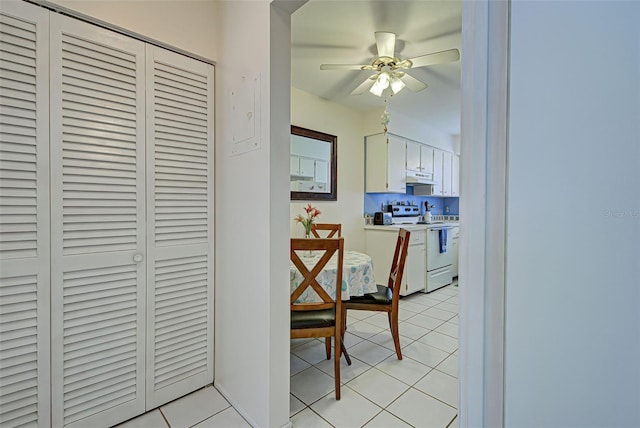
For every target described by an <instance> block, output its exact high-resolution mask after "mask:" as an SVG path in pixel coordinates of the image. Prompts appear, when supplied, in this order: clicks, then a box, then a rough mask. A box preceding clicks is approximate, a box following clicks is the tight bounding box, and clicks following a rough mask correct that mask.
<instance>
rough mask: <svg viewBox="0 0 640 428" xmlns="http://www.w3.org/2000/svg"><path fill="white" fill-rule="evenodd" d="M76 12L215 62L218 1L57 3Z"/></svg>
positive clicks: (64, 0)
mask: <svg viewBox="0 0 640 428" xmlns="http://www.w3.org/2000/svg"><path fill="white" fill-rule="evenodd" d="M50 3H55V4H59V5H60V6H63V7H66V8H69V9H72V10H74V11H76V12H80V13H82V14H85V15H88V16H91V17H93V18H97V19H100V20H102V21H105V22H108V23H109V24H113V25H117V26H119V27H121V28H124V29H127V30H129V31H133V32H135V33H138V34H141V35H143V36H146V37H149V38H152V39H154V40H157V41H160V42H163V43H166V44H168V45H171V46H173V47H176V48H180V49H183V50H185V51H187V52H190V53H193V54H196V55H200V56H202V57H205V58H208V59H211V60H215V59H216V57H217V52H216V48H217V46H216V43H215V39H216V28H217V25H216V20H217V13H216V2H215V0H145V1H140V0H117V1H111V0H99V1H96V0H53V1H50Z"/></svg>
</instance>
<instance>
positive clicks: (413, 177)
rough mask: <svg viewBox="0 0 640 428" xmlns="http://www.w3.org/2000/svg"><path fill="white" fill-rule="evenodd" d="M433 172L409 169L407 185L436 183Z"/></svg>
mask: <svg viewBox="0 0 640 428" xmlns="http://www.w3.org/2000/svg"><path fill="white" fill-rule="evenodd" d="M434 184H436V182H435V181H433V174H425V173H423V172H418V171H412V170H409V169H408V170H407V186H420V185H434Z"/></svg>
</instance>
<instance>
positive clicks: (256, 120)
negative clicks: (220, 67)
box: [231, 74, 261, 155]
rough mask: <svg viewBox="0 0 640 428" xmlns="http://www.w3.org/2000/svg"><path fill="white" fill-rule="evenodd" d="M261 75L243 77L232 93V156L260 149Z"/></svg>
mask: <svg viewBox="0 0 640 428" xmlns="http://www.w3.org/2000/svg"><path fill="white" fill-rule="evenodd" d="M260 90H261V82H260V74H258V75H256V76H254V77H247V76H242V77H241V79H239V81H238V82H237V87H236V88H235V89H234V90H232V91H231V129H232V145H233V146H232V148H231V154H232V155H240V154H242V153H246V152H249V151H251V150H257V149H259V148H260V125H261V122H260V121H261V111H260Z"/></svg>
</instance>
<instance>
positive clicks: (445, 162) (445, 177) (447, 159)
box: [442, 152, 453, 196]
mask: <svg viewBox="0 0 640 428" xmlns="http://www.w3.org/2000/svg"><path fill="white" fill-rule="evenodd" d="M452 162H453V154H452V153H449V152H444V153H443V154H442V196H451V166H452Z"/></svg>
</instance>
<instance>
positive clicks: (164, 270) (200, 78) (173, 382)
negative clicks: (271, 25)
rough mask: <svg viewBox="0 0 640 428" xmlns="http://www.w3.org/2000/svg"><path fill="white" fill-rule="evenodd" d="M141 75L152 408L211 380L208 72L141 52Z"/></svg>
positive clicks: (161, 53) (159, 52)
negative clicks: (144, 116) (144, 112)
mask: <svg viewBox="0 0 640 428" xmlns="http://www.w3.org/2000/svg"><path fill="white" fill-rule="evenodd" d="M146 72H147V117H148V122H147V240H148V245H147V249H148V259H149V264H148V273H147V276H148V279H149V288H148V292H147V326H148V328H149V331H148V335H147V408H148V409H151V408H154V407H156V406H158V405H161V404H163V403H164V402H166V401H168V400H171V399H173V398H175V397H176V396H180V395H182V394H186V393H188V392H191V391H193V390H195V389H196V388H199V387H201V386H204V385H206V384H207V383H210V382H211V381H212V380H213V352H212V350H213V293H212V291H213V245H212V243H213V239H214V237H213V120H212V118H213V67H212V66H210V65H207V64H204V63H202V62H199V61H196V60H193V59H189V58H185V57H183V56H180V55H177V54H175V53H172V52H169V51H166V50H163V49H161V48H157V47H153V46H147V64H146ZM176 394H177V395H176Z"/></svg>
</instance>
